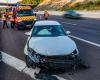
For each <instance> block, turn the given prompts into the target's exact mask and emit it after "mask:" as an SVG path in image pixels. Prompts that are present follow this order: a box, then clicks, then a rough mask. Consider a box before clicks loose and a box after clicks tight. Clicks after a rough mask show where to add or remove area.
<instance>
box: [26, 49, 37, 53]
mask: <svg viewBox="0 0 100 80" xmlns="http://www.w3.org/2000/svg"><path fill="white" fill-rule="evenodd" d="M27 50H28V51H29V52H30V53H36V52H35V51H34V50H33V49H32V48H28V49H27Z"/></svg>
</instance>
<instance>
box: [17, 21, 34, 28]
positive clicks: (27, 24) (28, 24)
mask: <svg viewBox="0 0 100 80" xmlns="http://www.w3.org/2000/svg"><path fill="white" fill-rule="evenodd" d="M33 23H34V21H22V22H17V23H16V26H17V28H18V29H30V28H32V24H33Z"/></svg>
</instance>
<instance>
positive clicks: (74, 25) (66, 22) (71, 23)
mask: <svg viewBox="0 0 100 80" xmlns="http://www.w3.org/2000/svg"><path fill="white" fill-rule="evenodd" d="M62 23H64V24H70V25H73V26H76V25H77V24H74V23H70V22H62Z"/></svg>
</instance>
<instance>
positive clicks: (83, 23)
mask: <svg viewBox="0 0 100 80" xmlns="http://www.w3.org/2000/svg"><path fill="white" fill-rule="evenodd" d="M50 19H53V20H58V21H59V22H61V23H62V24H63V25H64V28H65V29H66V30H70V31H71V32H72V34H73V35H75V36H77V37H80V38H83V39H85V40H89V41H92V42H95V43H98V44H100V19H65V18H62V17H61V16H50Z"/></svg>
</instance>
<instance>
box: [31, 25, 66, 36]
mask: <svg viewBox="0 0 100 80" xmlns="http://www.w3.org/2000/svg"><path fill="white" fill-rule="evenodd" d="M65 35H66V33H65V31H64V29H63V28H62V26H61V25H46V26H34V28H33V31H32V36H47V37H49V36H65Z"/></svg>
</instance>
